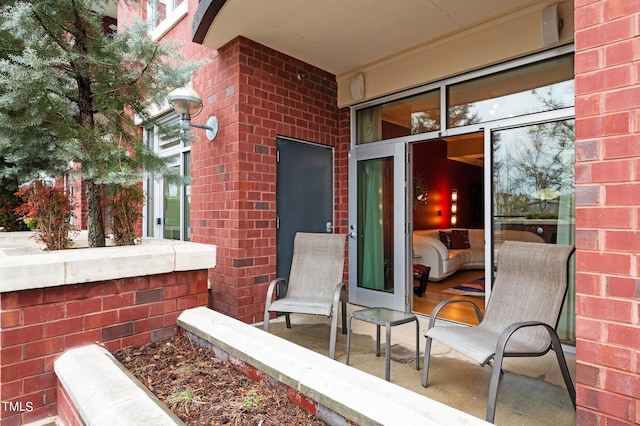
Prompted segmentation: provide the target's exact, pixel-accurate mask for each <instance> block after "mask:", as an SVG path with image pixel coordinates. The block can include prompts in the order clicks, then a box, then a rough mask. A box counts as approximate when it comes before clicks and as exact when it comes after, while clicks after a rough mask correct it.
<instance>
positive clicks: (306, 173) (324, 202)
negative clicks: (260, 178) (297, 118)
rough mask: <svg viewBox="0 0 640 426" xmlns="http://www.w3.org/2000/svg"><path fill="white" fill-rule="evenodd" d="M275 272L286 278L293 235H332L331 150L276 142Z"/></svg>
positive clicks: (297, 141) (294, 142)
mask: <svg viewBox="0 0 640 426" xmlns="http://www.w3.org/2000/svg"><path fill="white" fill-rule="evenodd" d="M276 149H277V157H276V158H277V166H276V273H277V276H278V277H281V278H285V279H287V280H288V279H289V272H290V270H291V259H292V257H293V240H294V238H295V235H296V233H297V232H323V233H327V232H328V233H332V232H333V156H334V155H333V154H334V153H333V148H331V147H328V146H324V145H318V144H313V143H309V142H303V141H299V140H294V139H289V138H283V137H278V138H277V139H276Z"/></svg>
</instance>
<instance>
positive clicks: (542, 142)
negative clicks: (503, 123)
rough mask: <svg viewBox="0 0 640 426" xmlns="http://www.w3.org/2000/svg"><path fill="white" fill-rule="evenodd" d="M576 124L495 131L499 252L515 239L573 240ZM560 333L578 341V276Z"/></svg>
mask: <svg viewBox="0 0 640 426" xmlns="http://www.w3.org/2000/svg"><path fill="white" fill-rule="evenodd" d="M574 123H575V122H574V120H564V121H557V122H552V123H544V124H537V125H532V126H525V127H520V128H516V129H509V130H502V131H498V132H494V133H493V134H492V146H493V211H494V216H493V244H494V249H495V250H496V251H497V249H498V248H499V247H500V245H501V244H502V242H504V241H505V240H510V239H513V238H518V239H520V240H525V241H535V242H540V243H547V244H569V245H573V244H574V242H575V175H574V157H575V155H574V139H575V133H574ZM510 231H518V232H517V233H514V232H510ZM494 260H495V259H494ZM558 334H559V336H560V338H561V340H563V341H564V342H571V343H573V342H575V277H574V274H572V275H571V277H570V283H569V290H568V296H567V299H566V302H565V305H564V308H563V311H562V314H561V318H560V322H559V325H558Z"/></svg>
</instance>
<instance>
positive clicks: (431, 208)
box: [413, 139, 484, 229]
mask: <svg viewBox="0 0 640 426" xmlns="http://www.w3.org/2000/svg"><path fill="white" fill-rule="evenodd" d="M413 181H414V184H415V183H416V182H418V181H420V183H422V185H423V186H424V187H425V188H426V189H427V191H428V196H429V199H428V203H427V204H426V205H421V206H420V205H418V204H417V203H416V202H415V200H414V202H413V229H442V228H450V227H451V190H452V189H456V190H457V191H458V213H457V216H458V223H457V225H456V227H457V228H482V226H483V211H484V207H483V205H482V200H483V196H482V188H483V169H482V167H478V166H473V165H471V164H466V163H462V162H459V161H455V160H450V159H448V158H447V142H446V140H444V139H438V140H434V141H428V142H422V143H416V144H414V145H413ZM478 191H479V193H478Z"/></svg>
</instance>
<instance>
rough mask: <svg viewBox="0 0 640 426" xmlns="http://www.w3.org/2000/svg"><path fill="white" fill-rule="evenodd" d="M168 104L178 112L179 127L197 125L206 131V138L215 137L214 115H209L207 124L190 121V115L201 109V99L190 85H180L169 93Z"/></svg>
mask: <svg viewBox="0 0 640 426" xmlns="http://www.w3.org/2000/svg"><path fill="white" fill-rule="evenodd" d="M169 104H170V105H171V108H172V109H173V110H174V111H175V112H176V113H177V114H180V129H182V130H184V131H188V130H189V128H191V127H197V128H199V129H204V130H205V131H206V132H205V133H206V135H207V139H208V140H210V141H212V140H214V139H215V138H216V136H217V135H218V119H217V118H216V116H215V115H211V116H209V118H208V119H207V124H197V123H192V122H191V117H195V116H196V115H198V114H199V113H200V111H202V99H200V96H199V95H198V93H197V92H196V91H195V90H193V89H192V88H191V87H180V88H178V89H175V90H174V91H172V92H171V93H169Z"/></svg>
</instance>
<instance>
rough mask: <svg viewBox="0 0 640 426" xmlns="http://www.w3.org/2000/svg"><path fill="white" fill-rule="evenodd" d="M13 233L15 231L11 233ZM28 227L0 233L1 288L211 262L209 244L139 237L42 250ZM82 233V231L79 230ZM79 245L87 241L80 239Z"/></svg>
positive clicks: (152, 271)
mask: <svg viewBox="0 0 640 426" xmlns="http://www.w3.org/2000/svg"><path fill="white" fill-rule="evenodd" d="M16 234H18V235H16ZM31 235H32V233H30V232H9V233H0V276H2V277H5V278H3V279H2V282H1V283H0V291H2V292H6V291H18V290H27V289H34V288H45V287H54V286H59V285H67V284H81V283H86V282H94V281H105V280H114V279H119V278H127V277H136V276H145V275H157V274H163V273H170V272H176V271H190V270H197V269H208V268H213V267H215V266H216V247H215V246H212V245H205V244H197V243H189V242H181V241H170V240H158V239H153V238H144V239H142V241H141V243H140V244H139V245H135V246H123V247H102V248H73V249H69V250H60V251H53V252H46V251H42V250H41V249H40V248H39V246H38V244H37V243H36V242H35V241H34V240H33V239H30V238H29V237H30V236H31ZM84 235H85V238H86V233H85V234H84ZM77 245H78V246H79V247H82V246H83V245H85V246H86V239H85V241H84V244H83V241H82V239H80V240H79V241H78V243H77Z"/></svg>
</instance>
